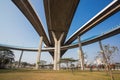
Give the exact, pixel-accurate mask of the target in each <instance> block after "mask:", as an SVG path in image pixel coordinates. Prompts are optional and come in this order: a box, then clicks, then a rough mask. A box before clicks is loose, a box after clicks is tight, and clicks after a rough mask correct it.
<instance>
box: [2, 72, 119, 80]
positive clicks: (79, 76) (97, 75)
mask: <svg viewBox="0 0 120 80" xmlns="http://www.w3.org/2000/svg"><path fill="white" fill-rule="evenodd" d="M114 77H115V80H120V71H116V72H115V74H114ZM0 80H110V77H109V76H108V75H106V73H105V72H97V71H95V72H94V71H93V72H89V71H74V72H73V73H72V72H71V71H45V70H44V71H43V70H0Z"/></svg>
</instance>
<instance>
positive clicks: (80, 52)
mask: <svg viewBox="0 0 120 80" xmlns="http://www.w3.org/2000/svg"><path fill="white" fill-rule="evenodd" d="M78 43H79V44H78V45H79V51H78V52H79V53H78V54H79V62H80V65H81V70H84V53H83V50H82V45H81V40H80V37H79V36H78Z"/></svg>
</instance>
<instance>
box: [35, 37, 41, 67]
mask: <svg viewBox="0 0 120 80" xmlns="http://www.w3.org/2000/svg"><path fill="white" fill-rule="evenodd" d="M42 42H43V36H41V37H40V45H39V49H38V54H37V60H36V69H39V63H40V56H41V50H42Z"/></svg>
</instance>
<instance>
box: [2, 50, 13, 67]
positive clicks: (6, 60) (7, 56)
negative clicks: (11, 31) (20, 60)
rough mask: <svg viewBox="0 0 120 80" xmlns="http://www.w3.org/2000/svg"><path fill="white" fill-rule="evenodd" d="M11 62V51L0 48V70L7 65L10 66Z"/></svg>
mask: <svg viewBox="0 0 120 80" xmlns="http://www.w3.org/2000/svg"><path fill="white" fill-rule="evenodd" d="M13 61H14V54H13V51H11V50H9V49H5V48H0V68H5V67H6V65H8V64H9V65H11V64H12V62H13Z"/></svg>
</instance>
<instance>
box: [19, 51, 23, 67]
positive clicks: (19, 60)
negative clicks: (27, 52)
mask: <svg viewBox="0 0 120 80" xmlns="http://www.w3.org/2000/svg"><path fill="white" fill-rule="evenodd" d="M22 56H23V50H22V51H21V54H20V58H19V62H18V68H19V67H20V64H21V59H22Z"/></svg>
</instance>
